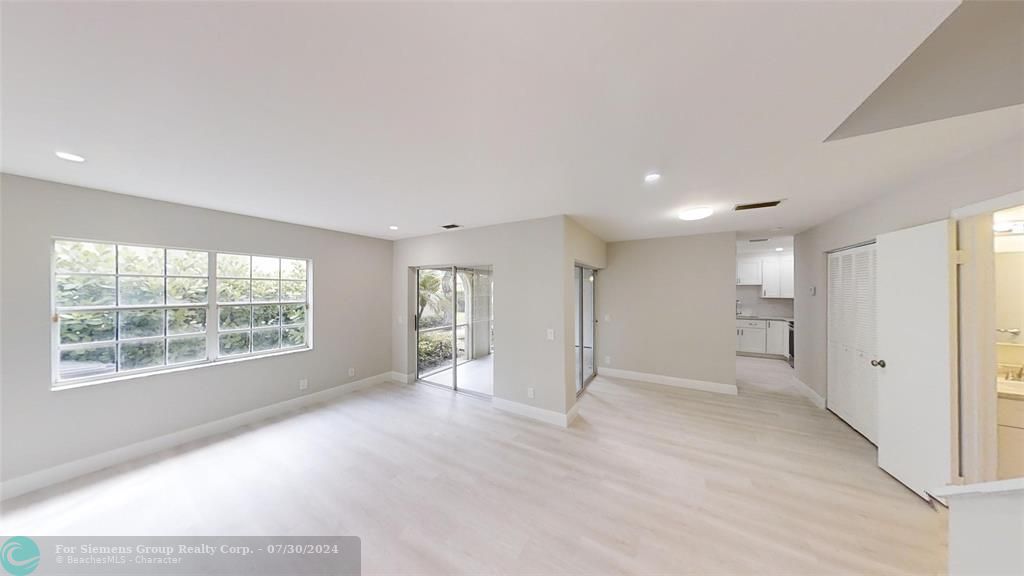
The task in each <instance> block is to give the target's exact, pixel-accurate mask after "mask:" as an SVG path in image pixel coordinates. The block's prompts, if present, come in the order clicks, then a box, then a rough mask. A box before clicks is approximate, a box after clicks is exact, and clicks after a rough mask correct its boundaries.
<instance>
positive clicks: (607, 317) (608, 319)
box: [604, 314, 612, 322]
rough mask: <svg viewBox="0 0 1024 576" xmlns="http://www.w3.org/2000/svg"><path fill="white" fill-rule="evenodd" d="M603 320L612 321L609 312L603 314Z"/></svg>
mask: <svg viewBox="0 0 1024 576" xmlns="http://www.w3.org/2000/svg"><path fill="white" fill-rule="evenodd" d="M604 321H605V322H611V321H612V315H611V314H605V315H604Z"/></svg>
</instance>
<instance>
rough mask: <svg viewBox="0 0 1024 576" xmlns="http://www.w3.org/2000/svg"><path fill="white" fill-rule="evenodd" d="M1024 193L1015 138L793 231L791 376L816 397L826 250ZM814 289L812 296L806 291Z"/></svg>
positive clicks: (1023, 167) (821, 368)
mask: <svg viewBox="0 0 1024 576" xmlns="http://www.w3.org/2000/svg"><path fill="white" fill-rule="evenodd" d="M1020 190H1024V141H1022V140H1021V139H1020V138H1014V139H1011V140H1008V141H1005V142H1002V143H999V144H997V145H995V146H993V147H991V148H989V149H986V150H982V151H979V152H977V153H975V154H973V155H971V156H968V157H966V158H962V159H960V160H959V161H955V162H951V163H949V164H946V165H945V166H943V167H942V168H941V169H939V170H936V171H934V172H930V173H928V174H925V175H917V177H916V178H915V179H912V180H909V181H908V182H907V183H906V184H905V185H904V186H901V187H899V188H897V189H893V190H891V191H890V193H889V194H887V195H885V196H881V197H879V198H877V199H875V200H873V201H871V202H869V203H867V204H865V205H863V206H861V207H859V208H856V209H854V210H851V211H849V212H846V213H844V214H841V215H840V216H838V217H836V218H833V219H832V220H829V221H828V222H825V223H823V224H820V225H818V226H815V227H814V228H811V229H809V230H806V231H804V232H802V233H800V234H797V236H796V238H795V242H794V249H795V254H796V261H795V267H796V270H795V290H796V298H795V299H794V315H795V319H796V331H795V339H796V342H795V347H796V375H797V378H799V379H800V380H801V381H802V382H804V383H805V384H807V385H808V386H810V387H811V388H812V389H813V390H814V391H816V392H817V393H818V394H821V395H822V397H824V396H825V390H826V378H827V366H826V359H827V350H828V347H827V342H826V337H827V334H826V324H827V321H828V314H827V301H828V300H827V285H828V270H827V259H826V254H825V253H826V252H828V251H830V250H836V249H839V248H843V247H845V246H850V245H853V244H857V243H859V242H864V241H868V240H873V239H874V238H876V237H877V236H878V235H879V234H883V233H885V232H892V231H895V230H901V229H903V228H909V227H911V226H916V225H919V224H925V223H928V222H934V221H936V220H941V219H944V218H948V217H949V216H950V213H951V212H952V211H953V210H955V209H957V208H960V207H963V206H967V205H970V204H974V203H976V202H981V201H983V200H988V199H991V198H995V197H998V196H1002V195H1004V194H1010V193H1013V192H1018V191H1020ZM812 286H813V287H816V289H817V292H816V295H814V296H812V295H811V294H810V289H811V287H812Z"/></svg>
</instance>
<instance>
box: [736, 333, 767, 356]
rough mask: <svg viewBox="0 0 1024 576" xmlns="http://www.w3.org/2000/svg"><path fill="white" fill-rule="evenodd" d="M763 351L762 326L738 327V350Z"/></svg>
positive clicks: (761, 352)
mask: <svg viewBox="0 0 1024 576" xmlns="http://www.w3.org/2000/svg"><path fill="white" fill-rule="evenodd" d="M764 351H765V329H764V328H740V352H754V353H757V354H764Z"/></svg>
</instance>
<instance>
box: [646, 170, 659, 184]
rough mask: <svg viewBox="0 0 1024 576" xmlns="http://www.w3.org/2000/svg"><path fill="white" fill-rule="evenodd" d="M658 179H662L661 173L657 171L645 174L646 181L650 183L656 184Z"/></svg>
mask: <svg viewBox="0 0 1024 576" xmlns="http://www.w3.org/2000/svg"><path fill="white" fill-rule="evenodd" d="M658 180H661V174H658V173H657V172H651V173H649V174H647V175H646V176H644V182H646V183H648V184H654V183H655V182H657V181H658Z"/></svg>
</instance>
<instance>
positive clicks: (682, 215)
mask: <svg viewBox="0 0 1024 576" xmlns="http://www.w3.org/2000/svg"><path fill="white" fill-rule="evenodd" d="M714 213H715V209H714V208H712V207H710V206H696V207H694V208H686V209H685V210H682V211H681V212H679V219H680V220H686V221H691V220H703V219H705V218H707V217H708V216H711V215H712V214H714Z"/></svg>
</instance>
